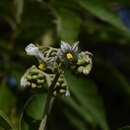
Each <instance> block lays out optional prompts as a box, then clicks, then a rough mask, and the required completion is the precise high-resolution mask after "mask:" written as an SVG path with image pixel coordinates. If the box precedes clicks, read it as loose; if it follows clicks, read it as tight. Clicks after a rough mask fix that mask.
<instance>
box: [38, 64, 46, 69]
mask: <svg viewBox="0 0 130 130" xmlns="http://www.w3.org/2000/svg"><path fill="white" fill-rule="evenodd" d="M45 67H46V65H45V64H44V63H41V64H39V66H38V68H39V69H40V70H42V71H44V70H45Z"/></svg>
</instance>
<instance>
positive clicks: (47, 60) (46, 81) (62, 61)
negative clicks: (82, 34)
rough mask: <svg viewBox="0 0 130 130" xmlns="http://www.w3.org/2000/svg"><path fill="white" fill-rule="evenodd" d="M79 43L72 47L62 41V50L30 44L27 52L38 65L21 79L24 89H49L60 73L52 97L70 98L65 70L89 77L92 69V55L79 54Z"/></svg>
mask: <svg viewBox="0 0 130 130" xmlns="http://www.w3.org/2000/svg"><path fill="white" fill-rule="evenodd" d="M78 45H79V42H76V43H74V44H73V45H72V46H71V45H70V44H68V43H66V42H64V41H61V46H60V48H52V47H43V46H35V45H34V44H32V43H31V44H29V45H28V46H27V47H26V48H25V51H26V53H27V55H30V56H35V57H36V58H37V60H38V65H33V66H32V67H31V68H29V69H27V71H26V72H25V74H24V75H23V76H22V78H21V87H22V88H28V87H30V88H42V87H46V86H47V88H49V87H50V86H51V85H52V83H53V81H54V80H55V76H56V74H57V73H59V77H58V79H57V81H55V82H56V83H55V84H54V86H53V89H52V95H53V96H58V95H64V96H69V95H70V93H69V87H68V85H67V81H66V79H65V77H64V68H65V67H69V68H70V69H72V70H73V71H74V72H76V73H79V74H83V75H88V74H89V73H90V71H91V69H92V54H91V53H90V52H88V51H85V52H84V51H81V52H79V49H78Z"/></svg>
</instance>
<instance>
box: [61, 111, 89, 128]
mask: <svg viewBox="0 0 130 130" xmlns="http://www.w3.org/2000/svg"><path fill="white" fill-rule="evenodd" d="M64 112H65V115H66V116H67V118H68V120H69V123H71V125H72V126H74V128H75V129H77V130H89V129H87V128H86V123H85V122H83V121H82V120H80V119H79V118H78V117H76V116H75V115H73V114H72V113H71V112H70V111H69V110H66V109H65V110H64Z"/></svg>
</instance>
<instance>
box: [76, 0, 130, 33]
mask: <svg viewBox="0 0 130 130" xmlns="http://www.w3.org/2000/svg"><path fill="white" fill-rule="evenodd" d="M77 3H79V5H80V6H81V7H83V8H84V9H85V10H86V11H87V12H88V11H89V12H90V13H92V14H93V15H95V16H97V17H98V18H100V19H101V20H103V21H106V22H108V23H110V24H112V25H113V26H115V27H117V28H118V29H120V30H121V31H123V33H124V32H125V34H127V33H128V30H127V28H126V27H125V26H124V24H123V23H122V21H121V19H120V18H119V17H118V16H117V15H116V13H114V12H113V11H112V10H111V9H110V7H109V6H108V2H106V1H103V0H80V1H79V0H77Z"/></svg>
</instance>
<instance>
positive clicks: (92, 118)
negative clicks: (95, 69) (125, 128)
mask: <svg viewBox="0 0 130 130" xmlns="http://www.w3.org/2000/svg"><path fill="white" fill-rule="evenodd" d="M65 75H66V79H67V82H68V85H69V87H70V90H71V95H74V97H75V98H74V97H73V96H70V98H69V99H68V100H67V101H66V103H67V104H68V105H70V106H71V107H72V109H74V110H75V111H76V112H77V113H78V114H80V115H81V116H82V118H83V119H84V120H85V121H87V122H89V123H90V124H91V125H92V126H93V127H94V126H95V127H96V126H99V127H100V128H101V129H102V130H108V125H107V122H106V117H105V112H104V108H103V104H102V100H101V98H100V97H99V95H98V94H97V91H96V86H95V84H94V83H93V82H92V81H91V80H88V79H87V78H85V77H81V78H80V77H77V76H74V75H73V74H71V73H69V72H65ZM75 99H76V100H75Z"/></svg>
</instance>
